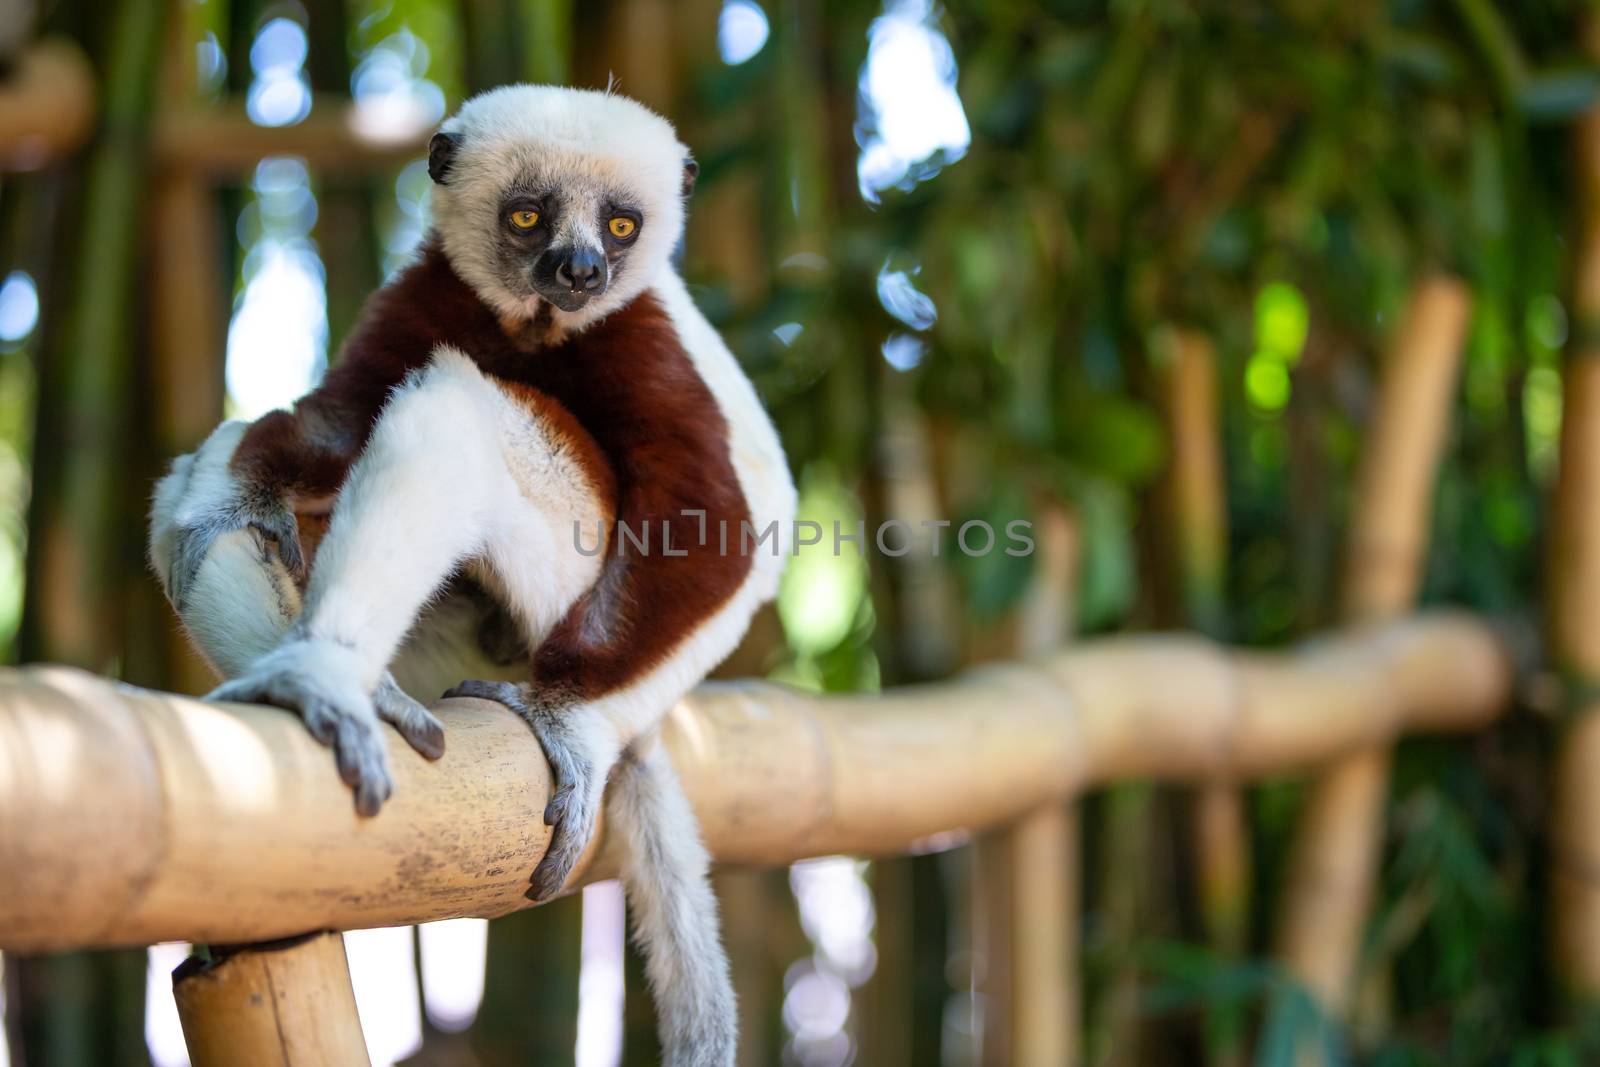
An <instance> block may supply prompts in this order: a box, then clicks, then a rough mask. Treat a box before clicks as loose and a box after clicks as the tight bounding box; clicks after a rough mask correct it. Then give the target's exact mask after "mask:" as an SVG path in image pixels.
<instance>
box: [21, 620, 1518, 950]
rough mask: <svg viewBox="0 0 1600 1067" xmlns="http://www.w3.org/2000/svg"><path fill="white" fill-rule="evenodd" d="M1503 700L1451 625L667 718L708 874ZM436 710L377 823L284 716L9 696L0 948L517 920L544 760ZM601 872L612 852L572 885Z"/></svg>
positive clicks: (1284, 757)
mask: <svg viewBox="0 0 1600 1067" xmlns="http://www.w3.org/2000/svg"><path fill="white" fill-rule="evenodd" d="M1509 689H1510V668H1509V666H1508V663H1507V661H1506V658H1505V656H1504V655H1503V653H1502V650H1501V647H1500V644H1499V642H1498V640H1497V639H1496V637H1495V635H1494V634H1493V632H1492V631H1491V630H1490V628H1489V627H1488V626H1486V625H1485V624H1484V623H1482V622H1480V621H1478V620H1476V619H1474V618H1472V617H1471V616H1468V615H1462V614H1452V613H1442V614H1436V615H1428V616H1423V617H1420V618H1417V619H1413V620H1406V621H1401V622H1396V623H1392V624H1388V625H1382V626H1375V627H1363V628H1358V629H1355V630H1352V631H1349V632H1347V633H1344V634H1339V635H1334V636H1329V637H1326V638H1324V639H1322V640H1320V641H1318V642H1316V643H1314V644H1311V645H1308V646H1306V647H1305V648H1302V649H1300V650H1298V651H1295V652H1290V653H1283V652H1279V653H1268V652H1251V651H1243V650H1232V649H1223V648H1221V647H1219V646H1217V645H1215V644H1213V643H1211V642H1209V641H1206V640H1204V639H1202V638H1198V637H1184V636H1176V635H1163V636H1159V637H1116V638H1106V639H1099V640H1095V641H1092V642H1090V641H1085V642H1083V643H1081V644H1079V645H1076V646H1074V647H1073V648H1071V649H1069V650H1068V651H1065V652H1062V653H1059V654H1057V655H1055V656H1052V657H1050V658H1047V659H1044V660H1040V661H1037V662H1035V663H1031V664H1026V665H1023V664H1005V665H1001V664H995V665H990V666H987V667H985V668H982V669H980V670H975V671H972V672H969V673H967V674H965V675H963V676H961V677H959V678H957V679H955V680H952V681H950V682H945V683H939V684H931V685H923V686H906V687H902V688H897V689H888V690H885V691H883V692H881V693H877V694H862V695H830V696H817V695H811V694H805V693H800V692H796V691H793V690H789V689H786V688H784V687H781V686H777V685H770V684H764V683H755V682H743V683H715V684H707V685H704V686H701V687H700V688H699V689H698V690H696V691H695V692H694V693H693V694H692V695H691V696H690V697H689V698H687V699H686V700H685V701H684V702H683V703H681V704H680V705H679V706H678V707H677V708H676V709H674V710H673V712H672V713H671V714H670V715H669V716H668V720H667V724H666V741H667V744H668V747H669V750H670V751H671V753H672V756H673V759H674V762H675V763H676V764H677V766H678V768H679V771H680V773H681V774H682V776H683V778H684V781H685V785H686V788H687V791H688V793H689V798H690V801H691V803H692V804H693V805H694V808H695V811H696V813H697V814H698V815H699V818H700V822H701V828H702V831H703V836H704V839H705V841H706V843H707V845H708V846H709V848H710V850H711V853H712V855H714V856H715V857H716V858H717V859H718V860H719V861H721V862H724V863H735V864H740V863H742V864H758V865H776V864H785V863H791V862H794V861H795V860H798V859H802V858H805V857H808V856H817V855H831V854H835V853H841V852H850V853H859V854H864V855H884V854H889V853H893V852H898V851H903V850H905V849H907V848H909V847H910V846H911V845H912V844H913V843H914V842H917V841H921V840H924V839H926V838H927V837H928V836H929V835H930V834H934V833H941V832H947V831H949V830H952V829H955V828H958V827H972V828H980V829H981V828H985V827H990V826H996V825H1001V824H1004V823H1007V822H1010V821H1012V820H1014V819H1016V818H1018V817H1020V816H1022V815H1023V814H1025V813H1027V812H1029V811H1032V810H1034V809H1036V808H1038V807H1039V806H1040V805H1042V804H1044V803H1046V802H1052V801H1059V800H1066V799H1068V798H1070V797H1071V796H1073V795H1075V794H1076V793H1077V792H1078V791H1080V790H1082V789H1084V788H1088V787H1091V786H1093V785H1096V784H1099V783H1103V782H1106V781H1109V780H1114V779H1119V778H1144V779H1151V780H1167V781H1189V782H1193V781H1198V780H1205V779H1207V778H1214V777H1217V776H1219V775H1226V776H1232V777H1238V778H1246V777H1254V776H1259V775H1262V774H1267V773H1274V774H1282V773H1285V772H1288V771H1291V770H1293V769H1295V768H1299V767H1307V766H1310V765H1313V764H1315V763H1316V762H1318V761H1321V760H1327V759H1330V758H1333V757H1334V756H1337V755H1339V754H1341V753H1346V752H1350V751H1352V750H1355V749H1357V748H1361V747H1366V746H1372V745H1375V744H1379V743H1382V742H1386V741H1389V740H1391V739H1392V738H1394V737H1395V736H1396V735H1397V734H1399V733H1402V732H1413V731H1432V730H1451V731H1462V730H1472V729H1477V728H1481V727H1482V726H1484V725H1485V724H1487V723H1489V722H1491V721H1493V720H1494V719H1495V717H1496V716H1497V715H1498V714H1499V712H1500V711H1501V709H1502V707H1503V706H1504V703H1505V701H1506V698H1507V695H1508V692H1509ZM436 710H437V712H438V714H439V715H440V716H441V718H442V719H443V721H444V722H445V725H446V729H447V736H448V745H447V749H446V752H445V754H444V757H443V758H442V759H440V760H439V761H437V762H430V761H427V760H424V759H422V758H421V757H420V756H417V755H416V753H414V752H412V751H411V750H410V749H409V748H407V747H406V746H405V744H404V742H402V741H401V740H400V739H399V737H398V736H397V735H395V734H394V733H393V732H392V731H387V735H388V740H389V743H390V762H391V764H392V768H393V772H394V777H395V795H394V797H393V799H391V800H390V801H389V803H388V804H387V805H386V806H385V807H384V810H383V812H382V814H380V815H379V816H377V817H376V818H371V819H362V818H359V817H357V816H356V814H355V811H354V807H353V805H352V803H351V801H350V794H349V790H348V789H347V788H346V787H345V786H344V785H343V784H342V783H341V782H340V781H339V776H338V773H337V771H336V769H335V767H334V765H333V760H332V757H331V756H330V755H329V753H328V751H327V750H326V749H325V748H323V747H322V746H320V745H319V744H317V742H316V741H315V740H313V739H312V737H311V736H310V735H309V734H308V733H307V732H306V730H305V728H304V726H302V725H301V723H300V722H299V721H298V720H297V719H296V718H295V717H294V716H292V715H290V714H288V713H286V712H283V711H279V710H275V709H271V708H261V707H252V706H248V705H214V704H207V703H203V702H201V701H197V700H191V699H188V698H183V697H177V696H173V695H170V694H164V693H156V692H152V691H149V690H141V689H137V688H134V687H131V686H122V685H118V684H116V683H113V682H109V681H106V680H104V679H99V678H96V677H94V676H93V675H90V674H87V673H84V672H82V671H77V670H73V669H70V668H64V667H30V668H24V669H21V670H9V671H0V951H10V950H16V951H45V950H52V949H61V948H70V947H74V946H81V945H114V944H121V945H143V944H153V943H155V942H158V941H198V942H203V943H216V942H228V943H237V942H244V941H256V940H261V939H266V938H274V937H284V936H289V935H292V934H295V933H297V932H301V931H305V930H318V929H358V928H361V927H369V926H393V925H402V924H411V923H418V922H426V921H430V920H433V919H442V918H450V917H454V916H461V915H481V916H490V917H492V916H495V915H502V914H505V913H507V912H509V911H512V910H515V909H517V908H521V907H526V906H527V900H526V898H525V897H524V895H523V894H524V891H525V889H526V887H527V877H528V872H529V871H530V870H532V869H533V867H534V866H535V865H536V864H537V862H538V860H539V858H540V856H541V855H542V854H543V851H544V847H545V842H546V836H547V833H548V831H547V829H546V828H545V826H544V824H543V820H542V818H541V817H540V813H542V812H543V811H544V808H545V804H546V801H547V800H548V793H549V771H548V767H547V766H546V764H545V761H544V757H543V754H542V753H541V751H540V749H539V746H538V744H537V742H536V741H535V740H534V738H533V736H532V735H531V734H530V733H529V732H528V729H527V727H526V726H525V725H524V724H523V723H522V722H521V720H519V719H517V718H516V717H515V716H514V715H511V714H510V713H508V712H506V711H505V709H504V708H502V707H500V706H498V705H495V704H491V703H487V702H481V701H468V700H449V701H441V702H440V703H439V704H438V705H437V706H436ZM603 838H604V835H603V832H602V835H601V837H600V838H599V839H597V845H601V844H603V843H604V841H603ZM240 842H249V843H250V844H249V847H248V848H240V847H239V843H240ZM614 870H615V866H614V863H613V862H612V860H611V858H610V857H609V856H607V855H606V854H604V852H603V850H601V849H599V848H598V847H597V849H595V850H592V852H591V855H590V856H588V857H586V858H585V859H584V860H583V861H582V863H581V864H580V868H579V871H578V872H577V874H576V875H575V877H574V878H573V880H572V882H571V883H570V886H571V887H575V886H576V885H578V884H580V883H581V882H584V881H587V880H593V879H596V878H599V877H604V876H606V875H608V874H611V873H613V872H614Z"/></svg>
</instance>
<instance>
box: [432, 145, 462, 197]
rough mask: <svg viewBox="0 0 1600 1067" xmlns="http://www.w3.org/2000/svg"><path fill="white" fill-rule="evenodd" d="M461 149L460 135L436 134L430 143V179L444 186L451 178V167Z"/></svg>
mask: <svg viewBox="0 0 1600 1067" xmlns="http://www.w3.org/2000/svg"><path fill="white" fill-rule="evenodd" d="M460 147H461V135H460V134H459V133H436V134H434V135H433V140H431V141H429V142H428V177H430V178H432V179H433V180H434V181H436V182H438V183H439V184H440V185H443V184H444V181H445V179H446V178H448V177H449V176H450V166H451V164H453V163H454V162H455V161H456V149H458V148H460Z"/></svg>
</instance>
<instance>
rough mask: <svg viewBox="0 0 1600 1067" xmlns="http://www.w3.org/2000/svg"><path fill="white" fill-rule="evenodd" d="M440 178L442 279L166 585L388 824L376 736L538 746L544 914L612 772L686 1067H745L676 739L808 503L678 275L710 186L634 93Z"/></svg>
mask: <svg viewBox="0 0 1600 1067" xmlns="http://www.w3.org/2000/svg"><path fill="white" fill-rule="evenodd" d="M428 173H429V174H430V175H431V176H432V179H433V181H434V187H433V199H432V212H433V220H434V221H433V225H432V228H431V230H430V231H429V233H428V235H427V236H426V237H425V238H424V241H423V244H422V246H421V249H420V253H419V255H418V257H417V259H416V260H415V262H414V263H412V264H411V265H410V266H408V267H406V268H405V269H403V270H402V271H401V272H400V273H399V274H398V275H396V276H395V277H394V278H393V279H391V280H390V281H389V282H388V283H386V284H385V285H384V286H383V287H382V288H381V289H379V290H378V291H377V292H376V293H375V294H374V295H373V296H372V297H371V298H370V300H369V301H368V303H367V306H366V307H365V309H364V311H363V314H362V316H361V318H360V321H359V322H358V324H357V325H356V327H355V329H354V331H353V332H352V334H351V336H350V337H349V338H348V340H347V341H346V343H345V346H344V349H343V354H342V356H341V357H340V358H339V359H338V360H337V362H336V363H335V364H334V366H333V367H332V369H331V370H329V371H328V373H327V374H326V376H325V377H324V379H323V381H322V383H321V384H320V385H319V386H318V387H317V388H316V389H315V390H314V391H312V392H311V393H310V394H308V395H307V396H305V397H304V398H302V399H301V400H300V401H299V402H298V403H296V404H295V405H294V407H293V410H291V411H275V412H272V413H270V414H268V415H266V416H264V417H262V418H261V419H259V420H258V421H256V422H254V423H251V424H249V425H246V424H244V423H243V422H239V421H229V422H224V423H223V424H222V425H221V426H219V427H218V428H217V429H216V430H215V431H214V432H213V433H212V434H211V436H210V437H209V438H208V439H207V440H206V441H205V443H204V444H203V445H202V446H201V447H200V449H199V450H198V451H197V452H195V453H194V454H192V455H188V456H184V457H182V458H180V459H178V460H177V461H176V462H175V463H174V464H173V466H172V469H171V471H170V473H169V474H167V475H166V477H164V478H163V479H162V480H161V481H160V482H159V483H158V485H157V487H156V491H155V499H154V507H153V513H152V522H151V532H150V557H151V561H152V563H153V566H154V568H155V570H156V572H157V575H158V576H159V578H160V579H161V581H162V583H163V585H164V587H165V589H166V591H167V594H168V596H169V597H170V598H171V600H172V602H173V604H174V606H175V607H176V609H177V612H178V614H179V617H180V618H181V619H182V621H183V623H184V625H185V627H186V628H187V630H188V631H189V633H190V634H191V635H192V637H193V639H194V641H195V642H196V644H197V645H198V646H199V647H200V649H201V650H202V652H203V653H204V654H205V655H206V656H207V658H208V659H209V660H210V661H211V663H212V665H213V666H214V667H215V668H216V669H217V671H218V673H220V674H221V675H222V676H223V677H224V678H227V679H229V680H228V681H226V682H225V683H224V684H223V685H222V686H221V687H220V688H218V689H217V690H216V691H215V692H213V693H212V694H211V697H212V698H213V699H217V700H230V701H250V702H263V703H270V704H275V705H278V706H281V707H285V708H288V709H291V710H293V711H295V712H298V713H299V714H300V716H301V717H302V718H303V720H304V722H305V724H306V726H307V728H308V729H309V730H310V731H311V733H312V734H313V735H314V736H315V737H316V738H317V739H318V740H319V741H321V742H323V743H324V744H326V745H328V746H330V747H331V748H332V749H333V752H334V756H335V762H336V764H337V768H338V772H339V774H340V776H341V777H342V778H343V780H344V781H345V782H346V783H348V784H349V785H350V787H351V788H352V790H353V791H354V794H355V804H356V807H357V809H358V811H359V812H360V813H361V814H362V815H372V814H375V813H376V812H377V811H378V809H379V807H380V805H382V803H383V802H384V801H385V800H386V799H387V798H388V796H389V793H390V788H391V786H390V778H389V770H388V765H387V756H386V753H385V748H384V744H383V741H382V738H381V734H380V729H381V728H380V725H379V723H380V721H382V722H388V723H389V724H391V725H392V726H394V727H395V729H396V730H398V731H399V733H400V734H401V735H402V736H403V737H404V738H405V739H406V740H407V741H408V742H409V743H410V745H411V746H412V747H413V748H415V749H416V750H417V751H418V752H419V753H421V754H422V755H423V756H426V757H431V758H437V757H438V756H439V755H441V754H442V752H443V746H444V731H443V727H442V725H441V724H440V722H439V721H438V719H436V718H435V717H434V716H433V715H432V714H431V713H430V712H429V711H428V710H427V709H426V708H425V707H423V705H422V704H421V703H420V702H419V698H420V699H421V700H426V699H432V698H433V697H436V696H438V695H439V693H440V692H441V691H443V690H445V689H446V687H449V688H448V691H447V692H446V693H445V695H446V696H456V695H465V696H473V697H480V698H484V699H488V700H493V701H498V702H500V703H501V704H504V705H505V706H506V707H508V708H510V709H511V710H512V711H514V712H515V713H516V714H518V715H519V716H521V717H522V718H523V719H524V720H526V721H527V723H528V725H529V726H530V727H531V728H532V730H533V732H534V734H535V735H536V736H537V738H538V741H539V743H540V745H541V746H542V747H543V749H544V752H545V755H546V757H547V758H548V760H549V763H550V766H551V769H552V773H553V777H554V791H553V793H552V798H551V800H550V802H549V806H548V807H547V808H546V810H545V812H544V821H545V823H546V824H547V825H548V826H549V827H550V840H549V847H548V851H547V852H546V854H545V856H544V857H543V859H542V860H541V861H540V862H539V864H538V866H537V868H536V869H535V870H534V871H533V874H532V878H531V885H530V888H529V890H528V896H529V897H530V898H532V899H534V900H544V899H547V898H549V897H551V896H552V895H554V894H556V893H557V892H559V891H560V890H561V888H562V886H563V884H564V883H565V881H566V879H567V877H568V875H569V874H570V873H571V871H572V868H573V865H574V863H575V862H576V860H577V859H578V857H579V856H580V854H581V853H582V852H583V850H584V848H585V846H586V845H587V844H588V843H589V841H590V839H591V837H592V834H593V832H594V827H595V820H596V815H597V812H598V810H599V807H600V804H601V802H602V791H603V788H604V786H605V785H606V782H607V777H608V774H610V772H612V771H613V769H615V770H616V773H615V775H613V776H612V777H613V782H612V790H611V792H610V794H609V798H608V800H607V818H608V824H609V825H610V826H611V827H612V828H613V829H614V830H616V831H617V832H619V833H620V835H621V839H622V841H623V843H624V845H625V848H624V851H625V853H626V857H625V859H624V865H623V881H624V885H625V888H626V890H627V895H628V900H629V905H630V911H631V913H632V916H633V921H634V929H635V937H636V939H637V940H639V941H640V943H641V945H642V947H643V948H644V950H645V953H646V958H647V971H648V975H649V979H650V983H651V985H652V987H653V990H654V993H655V997H656V1003H657V1005H658V1009H659V1011H660V1015H661V1018H660V1025H661V1029H662V1040H663V1047H664V1049H665V1052H666V1060H667V1062H668V1063H669V1064H674V1065H690V1064H693V1065H707V1067H710V1065H718V1067H722V1065H727V1064H731V1063H732V1062H733V1056H734V1043H735V1026H736V1024H735V1017H734V1002H733V990H732V987H731V984H730V981H729V976H728V968H727V961H726V957H725V955H724V951H723V948H722V946H721V943H720V941H719V935H718V930H717V918H716V902H715V898H714V897H713V896H712V894H711V891H710V887H709V883H708V880H707V869H708V858H707V855H706V852H705V849H704V847H703V846H702V844H701V843H700V839H699V834H698V828H697V825H696V823H695V821H694V815H693V812H692V811H691V810H690V808H689V805H688V803H687V801H686V799H685V797H684V795H683V792H682V789H681V787H680V785H679V784H678V782H677V780H676V778H675V777H674V774H673V770H672V767H671V766H670V764H669V763H668V762H667V761H666V760H665V758H664V756H663V755H662V753H661V751H660V747H659V745H657V744H656V743H655V734H656V728H657V725H658V724H659V722H660V721H661V719H662V717H663V715H664V714H665V713H666V711H667V710H669V709H670V707H671V706H672V705H673V704H674V703H675V702H676V701H677V699H678V698H679V697H681V696H682V695H683V694H684V693H685V692H687V691H688V689H689V688H690V687H691V686H693V685H694V684H695V683H697V682H698V681H699V680H700V679H701V678H702V677H704V675H705V674H706V673H707V672H708V671H709V670H710V669H711V668H712V667H714V666H715V665H716V664H717V663H718V662H719V661H721V660H722V659H723V658H724V657H726V656H727V655H728V653H729V652H731V651H732V650H733V648H734V646H735V644H736V643H737V642H738V641H739V639H740V638H741V636H742V635H743V633H744V631H745V628H746V627H747V625H748V623H749V620H750V618H751V615H752V614H753V612H754V611H755V610H756V608H757V607H759V606H760V605H761V604H762V603H763V602H765V601H767V600H769V599H771V598H772V597H773V596H774V595H775V593H776V589H777V582H778V577H779V573H780V571H781V569H782V566H783V560H784V557H785V554H786V552H785V549H784V548H783V546H782V545H781V544H780V543H779V542H778V541H776V540H771V539H765V538H762V537H757V538H751V537H750V536H741V534H743V533H745V532H746V531H748V530H753V531H756V533H758V534H770V533H771V529H770V527H772V524H774V523H776V530H777V531H778V536H779V538H783V537H784V536H785V534H786V533H787V531H789V530H790V528H791V525H792V520H793V516H794V509H795V490H794V485H793V482H792V480H791V477H790V473H789V469H788V465H787V462H786V461H785V458H784V454H783V451H782V448H781V446H780V444H779V441H778V437H777V434H776V432H775V431H774V429H773V426H772V423H771V421H770V420H769V419H768V417H767V415H766V413H765V412H764V411H763V409H762V406H761V403H760V401H759V400H758V399H757V396H756V392H755V389H754V387H753V386H752V385H751V383H750V381H749V379H748V378H746V376H745V375H744V373H743V372H742V370H741V369H740V367H739V365H738V364H737V363H736V362H735V360H734V357H733V356H732V354H731V353H730V352H729V351H728V349H727V347H726V346H725V345H724V344H723V341H722V339H721V338H720V337H719V336H718V334H717V332H716V331H715V330H714V329H713V328H712V326H711V325H710V323H708V322H707V320H706V319H705V317H704V316H703V315H702V314H701V313H700V311H699V310H698V309H697V308H696V307H695V305H694V303H693V302H692V301H691V299H690V297H689V293H688V291H687V289H686V288H685V286H684V283H683V280H682V279H681V278H680V277H679V275H678V273H677V271H676V269H675V268H674V266H673V264H672V255H673V252H674V249H675V246H676V245H677V244H678V242H679V240H680V237H681V235H682V232H683V227H684V210H685V208H684V205H685V200H686V199H687V197H688V195H689V192H690V190H691V189H692V187H693V184H694V179H695V176H696V173H697V168H696V165H695V164H694V162H693V161H692V159H691V158H690V156H689V153H688V151H687V149H685V147H684V146H683V145H682V144H680V143H679V141H678V139H677V136H676V134H675V132H674V130H673V128H672V126H671V125H670V124H669V123H668V122H667V121H666V120H665V119H662V118H661V117H659V116H657V115H656V114H654V113H653V112H651V111H649V110H647V109H646V108H644V107H643V106H641V105H639V104H637V103H635V102H633V101H631V100H628V99H626V98H624V97H621V96H619V95H616V94H613V93H611V92H595V91H580V90H572V89H565V88H555V87H545V86H524V85H518V86H510V87H505V88H501V89H497V90H494V91H491V92H488V93H484V94H482V95H480V96H477V97H474V98H473V99H471V100H469V101H468V102H467V103H466V104H465V105H464V106H462V108H461V109H460V111H459V112H457V113H456V114H455V115H454V116H452V117H450V118H449V119H447V120H446V121H445V122H444V124H443V125H442V127H441V129H440V132H439V133H437V134H436V135H434V137H433V139H432V141H431V143H430V144H429V149H428ZM630 531H631V534H630ZM724 531H734V532H733V533H732V534H731V535H724V534H723V532H724ZM316 535H320V537H318V538H316V540H315V543H314V545H313V540H314V537H316ZM652 535H654V536H653V539H652ZM641 540H642V541H643V544H641ZM752 541H753V543H752ZM303 546H305V547H303ZM312 547H314V552H315V554H314V558H313V556H312V551H311V549H312ZM508 638H509V639H510V640H509V641H508ZM508 645H509V647H510V652H509V654H508V651H507V650H508Z"/></svg>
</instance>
